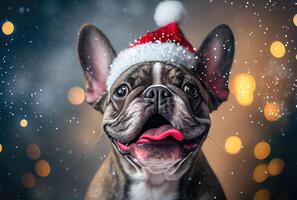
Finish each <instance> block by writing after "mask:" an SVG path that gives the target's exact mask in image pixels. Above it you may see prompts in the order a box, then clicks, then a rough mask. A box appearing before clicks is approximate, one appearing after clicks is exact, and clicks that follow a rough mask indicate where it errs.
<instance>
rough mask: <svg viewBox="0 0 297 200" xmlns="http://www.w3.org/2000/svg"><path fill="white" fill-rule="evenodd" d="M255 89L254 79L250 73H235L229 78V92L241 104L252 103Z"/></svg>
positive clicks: (247, 104)
mask: <svg viewBox="0 0 297 200" xmlns="http://www.w3.org/2000/svg"><path fill="white" fill-rule="evenodd" d="M255 90H256V81H255V79H254V77H253V76H251V75H250V74H247V73H242V74H237V75H236V76H234V78H232V80H231V92H232V94H233V95H234V96H235V98H236V100H237V102H238V103H239V104H240V105H242V106H249V105H251V104H252V103H253V100H254V92H255Z"/></svg>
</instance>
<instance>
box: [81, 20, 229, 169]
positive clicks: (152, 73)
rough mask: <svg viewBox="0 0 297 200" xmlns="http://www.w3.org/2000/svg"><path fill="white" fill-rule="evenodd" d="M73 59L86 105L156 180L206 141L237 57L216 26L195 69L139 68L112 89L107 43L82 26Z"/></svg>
mask: <svg viewBox="0 0 297 200" xmlns="http://www.w3.org/2000/svg"><path fill="white" fill-rule="evenodd" d="M78 53H79V58H80V62H81V65H82V67H83V70H84V75H85V84H86V100H87V102H88V103H90V104H91V105H93V106H94V107H95V108H96V109H97V110H99V111H101V112H102V113H103V121H102V126H103V131H104V133H105V134H106V135H107V136H108V137H109V138H110V140H111V142H112V144H113V147H114V148H115V150H116V152H117V153H119V155H120V157H122V158H125V159H126V160H127V161H128V163H130V165H131V166H134V167H135V166H138V167H141V168H145V169H146V170H148V171H149V172H150V173H153V174H158V173H164V172H168V173H169V172H170V173H171V174H174V173H176V172H178V171H179V169H180V168H183V169H185V168H186V167H185V166H184V165H187V166H188V165H189V163H190V162H191V159H190V158H191V157H192V156H190V155H195V153H196V152H197V151H198V150H199V149H200V146H201V144H202V143H203V141H204V140H205V138H206V137H207V133H208V130H209V128H210V117H209V113H211V112H212V111H214V110H216V109H217V108H218V106H219V105H220V104H221V103H222V102H223V101H225V100H226V99H227V97H228V94H229V90H228V77H229V72H230V68H231V64H232V60H233V54H234V39H233V34H232V31H231V30H230V29H229V27H228V26H226V25H220V26H218V27H217V28H215V29H214V30H213V31H212V32H211V33H210V34H209V35H208V36H207V38H206V39H205V40H204V42H203V43H202V45H201V47H200V49H199V50H198V51H197V53H196V61H197V62H196V64H195V65H194V66H191V67H189V66H182V65H180V64H176V63H174V62H161V61H150V62H141V63H138V64H135V65H133V66H131V67H129V68H128V69H127V70H125V71H124V72H123V73H121V75H120V76H119V78H117V79H116V81H115V82H114V83H113V84H112V86H111V87H110V88H107V87H106V79H107V77H108V75H109V70H110V69H109V67H110V64H111V63H112V61H113V59H114V58H115V57H116V55H115V51H114V49H113V47H112V46H111V44H110V42H109V40H108V39H107V37H106V36H105V35H104V34H103V33H102V32H101V31H100V30H98V29H97V28H96V27H94V26H92V25H85V26H83V27H82V29H81V31H80V33H79V40H78ZM186 161H187V162H186ZM185 163H187V164H185Z"/></svg>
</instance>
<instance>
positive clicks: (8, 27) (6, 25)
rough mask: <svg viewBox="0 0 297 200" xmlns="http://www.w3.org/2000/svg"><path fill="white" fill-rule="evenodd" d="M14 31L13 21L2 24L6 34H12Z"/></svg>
mask: <svg viewBox="0 0 297 200" xmlns="http://www.w3.org/2000/svg"><path fill="white" fill-rule="evenodd" d="M13 31H14V25H13V23H12V22H10V21H7V22H4V23H3V24H2V32H3V33H4V34H5V35H10V34H12V33H13Z"/></svg>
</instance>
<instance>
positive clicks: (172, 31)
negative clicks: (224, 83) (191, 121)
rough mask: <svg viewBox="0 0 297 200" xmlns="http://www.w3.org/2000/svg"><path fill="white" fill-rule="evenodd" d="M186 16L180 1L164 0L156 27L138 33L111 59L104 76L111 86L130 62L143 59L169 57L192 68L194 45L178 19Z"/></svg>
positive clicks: (138, 61)
mask: <svg viewBox="0 0 297 200" xmlns="http://www.w3.org/2000/svg"><path fill="white" fill-rule="evenodd" d="M184 17H185V9H184V7H183V5H182V3H181V2H179V1H163V2H161V3H160V4H159V5H158V6H157V8H156V10H155V15H154V19H155V22H156V24H157V25H158V26H161V27H160V28H158V29H157V30H155V31H152V32H148V33H146V34H145V35H144V36H141V37H140V38H139V39H138V40H137V41H136V42H135V43H133V44H131V45H130V46H129V48H128V49H125V50H123V51H121V52H120V53H119V54H118V56H117V57H116V58H115V59H114V60H113V62H112V64H111V67H110V71H109V76H108V77H107V80H106V86H107V89H108V90H110V88H111V87H112V85H113V83H114V82H115V81H116V80H117V78H118V77H119V76H120V75H121V74H122V73H123V72H124V71H125V70H127V69H129V68H130V67H131V66H133V65H135V64H138V63H142V62H146V61H169V62H172V63H177V64H180V65H182V66H185V67H189V68H192V67H193V66H194V65H195V63H196V56H195V52H196V49H194V48H193V47H192V45H191V44H190V42H189V41H188V40H187V39H186V38H185V37H184V35H183V33H182V31H181V29H180V28H179V25H178V23H180V22H181V21H182V20H183V18H184Z"/></svg>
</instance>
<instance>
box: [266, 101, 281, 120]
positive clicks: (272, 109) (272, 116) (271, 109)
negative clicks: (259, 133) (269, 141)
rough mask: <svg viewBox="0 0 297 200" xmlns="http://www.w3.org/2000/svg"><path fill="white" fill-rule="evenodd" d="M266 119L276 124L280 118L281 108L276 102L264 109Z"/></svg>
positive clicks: (268, 104)
mask: <svg viewBox="0 0 297 200" xmlns="http://www.w3.org/2000/svg"><path fill="white" fill-rule="evenodd" d="M264 117H265V118H266V120H268V121H271V122H274V121H277V120H278V119H279V118H280V108H279V105H278V104H277V103H275V102H273V103H267V104H266V105H265V107H264Z"/></svg>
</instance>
